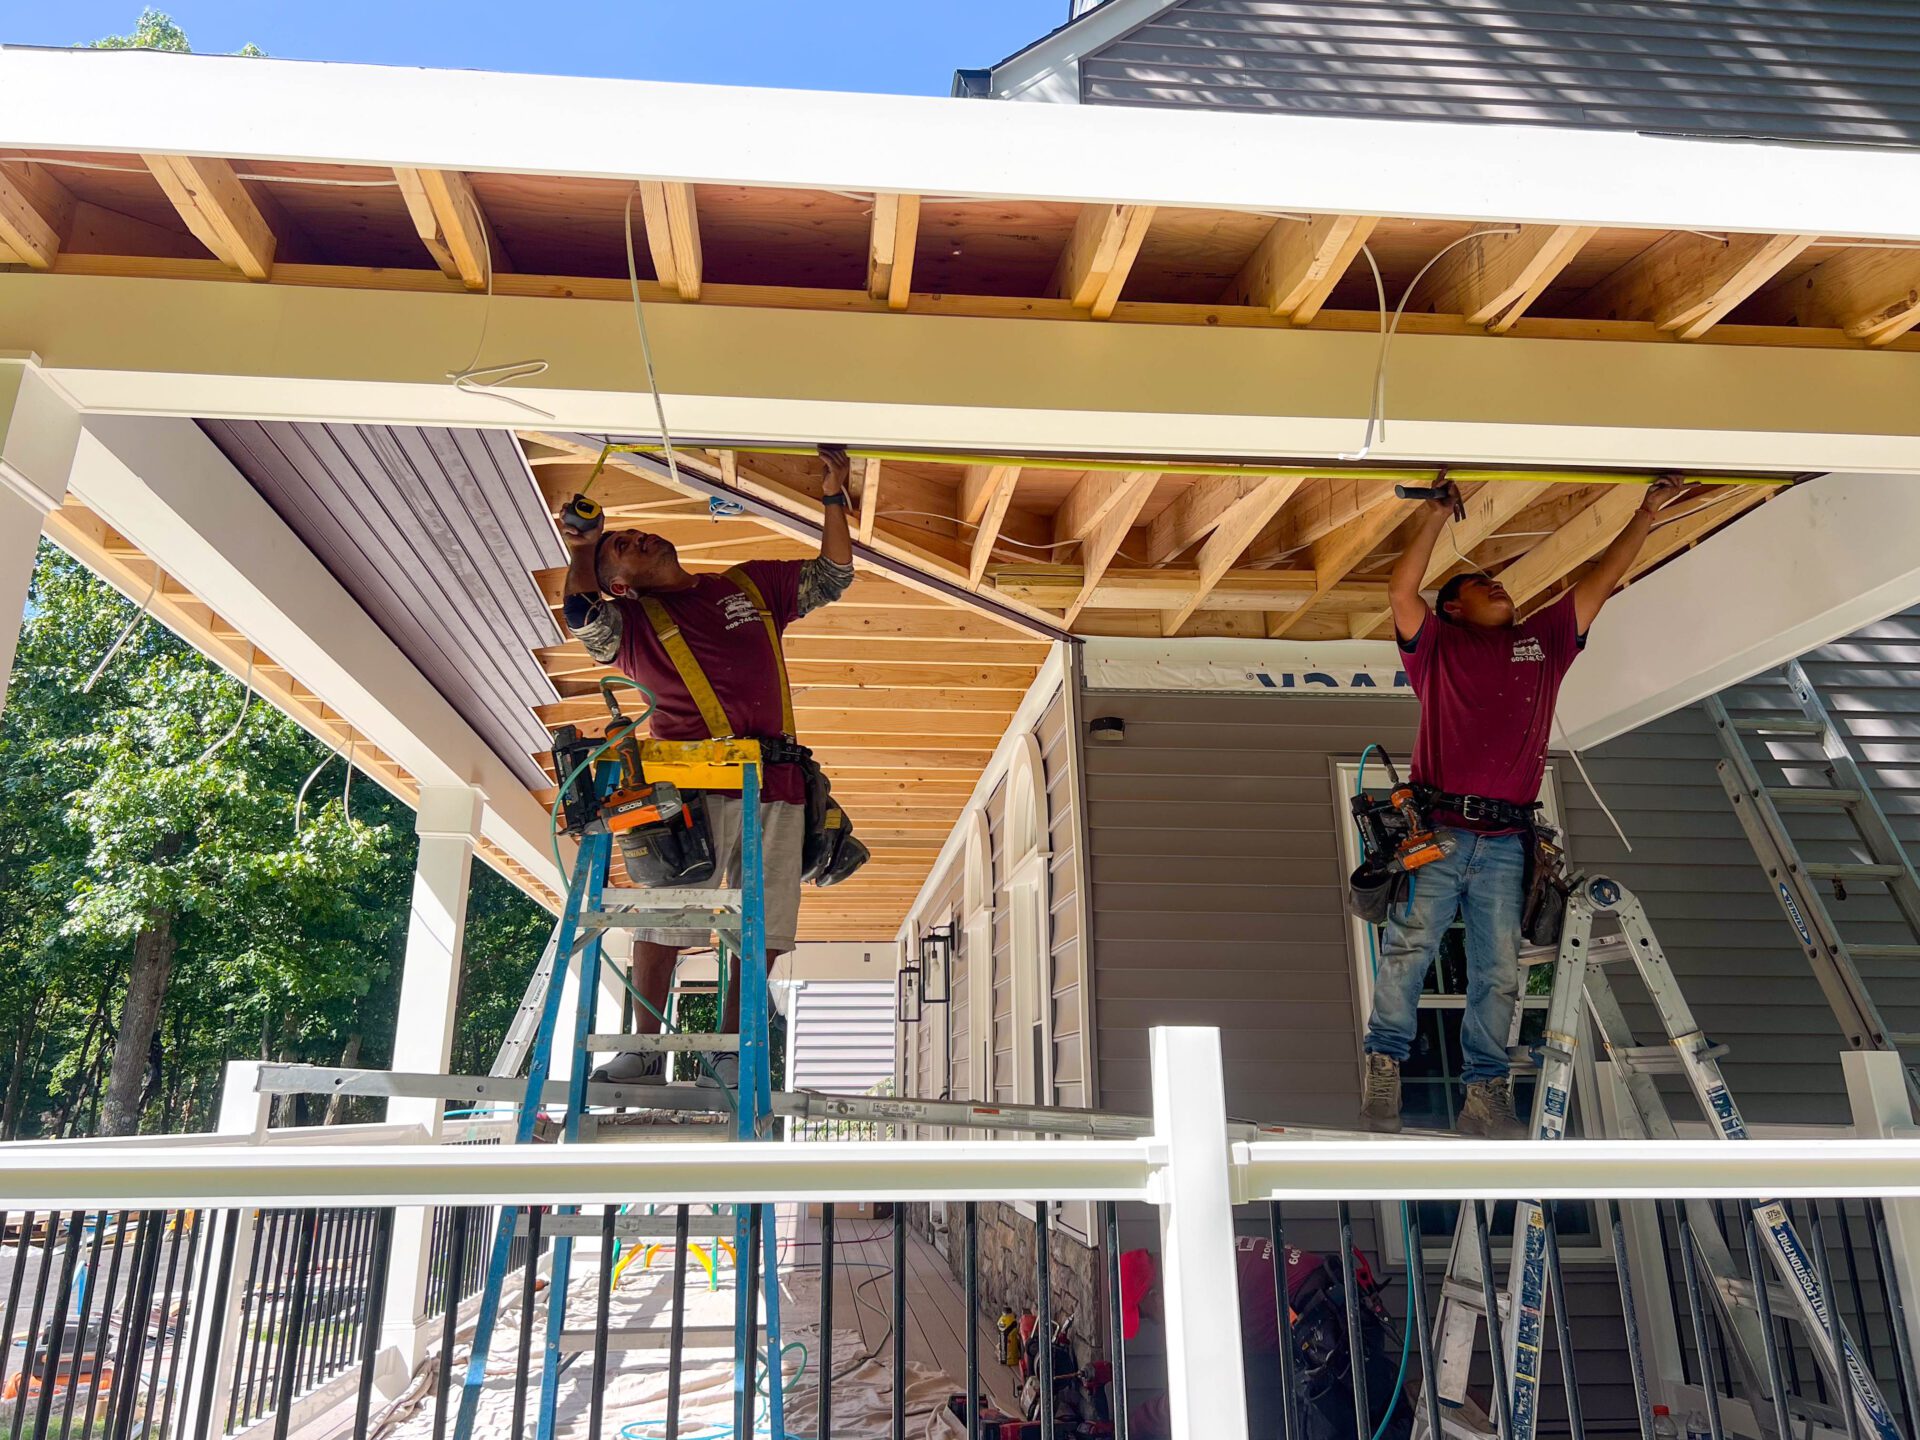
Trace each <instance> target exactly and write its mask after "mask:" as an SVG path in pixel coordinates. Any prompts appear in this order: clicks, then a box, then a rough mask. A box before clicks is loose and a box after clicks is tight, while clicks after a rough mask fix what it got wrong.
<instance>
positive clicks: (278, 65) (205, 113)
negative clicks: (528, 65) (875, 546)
mask: <svg viewBox="0 0 1920 1440" xmlns="http://www.w3.org/2000/svg"><path fill="white" fill-rule="evenodd" d="M0 94H4V95H6V96H7V98H8V101H9V103H8V105H7V109H6V115H5V118H4V119H3V120H0V145H5V146H10V147H19V148H22V149H27V150H77V151H87V150H103V151H115V152H121V153H126V154H143V153H145V154H153V153H167V154H185V155H213V156H221V157H226V158H252V159H257V160H285V161H294V162H336V163H346V164H361V165H380V166H391V165H409V166H427V167H433V168H441V169H450V170H482V171H489V170H490V171H510V172H516V173H526V174H565V175H582V176H606V177H619V178H633V179H641V178H654V179H664V180H687V181H695V182H704V183H712V184H737V185H772V186H790V187H805V188H823V189H839V190H845V189H854V190H874V189H878V190H895V191H906V192H911V193H915V194H923V195H969V196H971V195H979V196H1004V197H1008V198H1016V197H1017V198H1032V199H1047V200H1068V201H1085V202H1100V201H1125V202H1132V203H1143V204H1149V205H1188V206H1205V207H1218V208H1225V209H1237V210H1269V209H1281V210H1309V211H1316V212H1331V213H1336V214H1349V215H1393V216H1402V217H1406V218H1410V219H1412V218H1435V219H1438V218H1446V219H1456V220H1502V221H1522V222H1527V223H1533V224H1549V225H1570V224H1578V225H1610V226H1649V227H1654V228H1659V229H1672V228H1707V229H1713V230H1724V229H1732V230H1752V231H1760V232H1778V233H1788V232H1793V233H1820V234H1825V235H1851V236H1859V237H1863V238H1873V237H1913V238H1920V152H1917V151H1912V150H1899V149H1870V148H1868V147H1864V146H1815V145H1783V144H1766V143H1761V142H1740V141H1714V142H1702V141H1695V140H1683V139H1673V138H1667V137H1660V136H1653V135H1639V134H1627V133H1614V132H1596V131H1582V130H1560V129H1553V128H1549V127H1544V126H1531V125H1460V124H1453V123H1442V122H1434V121H1408V120H1381V119H1347V118H1325V117H1306V116H1278V115H1238V114H1222V113H1218V112H1212V111H1188V110H1151V109H1134V108H1129V107H1124V106H1095V105H995V104H981V103H979V102H977V101H967V100H952V99H934V98H920V97H912V96H892V95H851V94H842V93H836V92H827V91H793V90H764V89H749V88H745V87H730V86H716V85H669V84H660V83H656V82H650V81H633V80H593V79H575V78H568V77H563V76H551V75H504V74H491V73H487V72H484V71H466V70H428V69H402V68H397V67H393V68H389V67H380V66H371V65H337V64H323V63H317V62H310V61H292V60H268V59H248V58H240V57H233V56H219V55H195V56H182V55H166V54H158V53H154V52H147V51H137V50H118V51H96V50H58V49H26V48H17V47H0ZM1596 175H1603V176H1605V177H1606V183H1605V184H1603V185H1596V184H1594V183H1593V177H1594V176H1596Z"/></svg>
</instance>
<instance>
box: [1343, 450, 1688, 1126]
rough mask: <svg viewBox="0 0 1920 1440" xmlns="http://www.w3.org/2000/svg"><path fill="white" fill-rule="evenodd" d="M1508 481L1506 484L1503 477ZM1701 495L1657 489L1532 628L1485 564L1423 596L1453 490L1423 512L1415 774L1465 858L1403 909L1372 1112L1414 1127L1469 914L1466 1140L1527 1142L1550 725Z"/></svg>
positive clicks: (1372, 1063)
mask: <svg viewBox="0 0 1920 1440" xmlns="http://www.w3.org/2000/svg"><path fill="white" fill-rule="evenodd" d="M1490 483H1498V482H1490ZM1690 493H1691V489H1690V487H1686V486H1683V485H1681V484H1680V483H1679V482H1678V481H1674V480H1660V481H1657V482H1656V483H1655V484H1653V485H1652V486H1650V487H1649V488H1648V491H1647V498H1646V499H1645V501H1644V502H1642V504H1641V506H1640V508H1639V510H1638V511H1636V512H1635V513H1634V516H1633V519H1631V520H1630V521H1628V522H1627V526H1626V528H1625V529H1624V530H1622V531H1621V532H1620V534H1619V535H1618V536H1617V537H1616V538H1615V539H1614V541H1613V543H1612V544H1611V545H1609V546H1608V547H1607V548H1606V550H1605V552H1604V553H1602V555H1601V556H1600V558H1599V560H1598V561H1596V562H1595V563H1594V565H1593V568H1592V569H1590V570H1589V571H1588V572H1587V573H1586V574H1585V575H1583V576H1582V577H1581V578H1580V579H1579V580H1578V581H1577V582H1576V583H1575V584H1574V586H1573V588H1572V589H1570V590H1569V591H1568V592H1567V593H1566V594H1564V595H1562V596H1561V597H1560V598H1559V599H1558V600H1556V601H1554V602H1553V603H1552V604H1551V605H1548V606H1546V607H1545V608H1544V609H1541V610H1539V611H1537V612H1535V613H1534V614H1533V615H1531V616H1530V617H1528V618H1527V619H1526V620H1525V621H1521V620H1520V619H1519V618H1518V615H1517V613H1516V611H1515V608H1514V603H1513V598H1512V597H1511V596H1510V595H1508V594H1507V592H1506V589H1505V588H1504V587H1503V586H1502V585H1501V584H1500V582H1499V581H1498V580H1496V579H1494V578H1493V577H1492V576H1490V575H1485V574H1481V573H1478V572H1473V571H1469V572H1467V573H1465V574H1460V575H1455V576H1454V577H1453V578H1452V579H1450V580H1448V581H1447V582H1446V584H1444V585H1442V586H1441V587H1440V593H1439V596H1438V597H1437V598H1436V600H1435V602H1434V604H1433V606H1432V607H1429V606H1428V604H1427V602H1426V599H1425V598H1424V597H1423V596H1422V595H1421V594H1420V581H1421V578H1422V577H1423V576H1424V575H1425V574H1426V573H1427V562H1428V559H1429V557H1430V556H1432V554H1433V547H1434V545H1435V543H1436V542H1437V541H1438V540H1439V538H1440V532H1441V531H1442V530H1443V529H1445V528H1446V524H1447V520H1448V518H1449V517H1450V516H1451V515H1452V514H1453V513H1454V508H1455V505H1456V504H1457V501H1458V492H1457V491H1456V490H1455V488H1454V486H1453V484H1452V483H1451V482H1448V483H1447V484H1445V485H1443V486H1441V487H1440V492H1439V494H1438V495H1437V496H1436V497H1435V498H1433V499H1430V500H1428V501H1427V502H1426V504H1425V506H1424V508H1423V509H1422V510H1421V512H1420V516H1419V520H1418V523H1417V525H1416V527H1415V529H1414V533H1413V538H1412V540H1411V541H1410V542H1409V543H1408V545H1407V548H1406V550H1405V552H1404V553H1403V554H1402V555H1401V556H1400V559H1399V560H1398V561H1397V562H1396V563H1395V565H1394V567H1393V574H1392V577H1391V578H1390V579H1389V580H1388V582H1387V590H1388V595H1389V597H1390V598H1391V600H1392V603H1393V628H1394V637H1395V639H1397V640H1398V641H1399V644H1400V650H1401V652H1402V654H1404V655H1405V657H1406V667H1407V678H1408V680H1410V681H1411V682H1412V684H1413V693H1414V694H1415V695H1416V696H1417V697H1418V698H1419V701H1420V729H1419V735H1418V738H1417V739H1416V740H1415V742H1414V751H1413V766H1412V774H1411V778H1412V781H1413V785H1414V790H1415V794H1416V795H1417V796H1418V797H1419V799H1420V803H1421V806H1422V809H1423V810H1425V811H1426V812H1427V814H1428V817H1429V819H1430V821H1431V823H1432V824H1433V825H1434V826H1435V827H1436V829H1437V830H1438V831H1439V832H1440V833H1441V834H1442V835H1443V836H1444V837H1445V838H1447V839H1448V840H1451V842H1452V847H1453V848H1452V850H1451V852H1450V853H1449V854H1447V855H1445V856H1443V857H1442V858H1441V859H1438V860H1435V861H1432V862H1430V863H1428V864H1426V865H1423V866H1421V867H1420V868H1419V869H1418V870H1415V871H1413V872H1412V873H1411V876H1410V877H1409V878H1410V879H1411V895H1410V897H1409V898H1408V900H1407V902H1406V903H1405V904H1401V903H1398V902H1396V903H1395V904H1394V905H1393V907H1392V909H1391V910H1390V911H1389V914H1388V918H1387V927H1386V943H1385V945H1384V946H1383V947H1382V949H1381V952H1380V959H1379V966H1378V969H1377V971H1376V973H1375V975H1374V980H1373V1016H1372V1018H1371V1019H1370V1020H1369V1021H1368V1023H1367V1038H1366V1075H1365V1077H1364V1080H1363V1090H1362V1096H1361V1110H1360V1118H1361V1121H1362V1123H1363V1124H1365V1125H1367V1126H1368V1127H1369V1128H1371V1129H1374V1130H1383V1131H1389V1132H1392V1131H1397V1130H1399V1129H1400V1066H1401V1065H1402V1063H1403V1062H1404V1061H1405V1060H1406V1058H1407V1055H1408V1053H1409V1052H1410V1051H1411V1049H1412V1046H1413V1038H1414V1028H1415V1026H1416V1025H1417V1024H1418V1022H1419V1018H1420V1009H1419V1007H1420V993H1421V990H1422V988H1423V987H1424V986H1425V984H1426V978H1427V971H1428V970H1429V969H1431V968H1432V966H1433V960H1434V956H1435V955H1437V954H1438V953H1439V950H1440V943H1441V941H1442V939H1443V938H1444V937H1445V935H1446V932H1447V930H1448V928H1449V927H1450V926H1451V925H1452V924H1453V920H1454V916H1455V915H1457V914H1464V916H1465V918H1466V929H1467V934H1466V941H1467V947H1466V948H1467V1005H1466V1012H1465V1014H1464V1015H1463V1016H1462V1020H1461V1027H1460V1034H1461V1049H1462V1050H1463V1052H1464V1055H1465V1061H1466V1063H1465V1066H1464V1069H1465V1077H1464V1078H1465V1079H1466V1082H1467V1098H1466V1103H1465V1105H1464V1106H1463V1107H1462V1108H1461V1111H1460V1122H1459V1128H1460V1131H1461V1133H1462V1134H1468V1135H1486V1136H1490V1137H1493V1138H1495V1139H1519V1138H1521V1137H1522V1136H1523V1135H1524V1134H1525V1133H1526V1130H1525V1127H1524V1126H1523V1125H1522V1124H1521V1123H1520V1121H1519V1119H1518V1118H1517V1117H1516V1116H1515V1115H1514V1112H1513V1088H1512V1085H1511V1082H1510V1080H1509V1078H1508V1061H1507V1036H1508V1035H1509V1034H1510V1033H1511V1027H1512V1024H1513V1010H1514V1006H1515V1005H1516V1004H1518V1003H1519V999H1520V926H1521V910H1522V906H1523V905H1524V903H1525V900H1526V878H1527V873H1528V864H1527V860H1528V855H1527V852H1528V850H1529V848H1530V847H1531V846H1532V844H1533V833H1532V830H1533V823H1534V816H1535V814H1536V812H1537V811H1538V809H1539V798H1540V783H1541V781H1542V780H1543V779H1544V778H1545V776H1546V765H1547V744H1548V738H1549V729H1550V727H1551V726H1552V724H1553V709H1554V704H1555V701H1556V700H1557V699H1558V698H1559V694H1560V682H1561V680H1562V679H1564V678H1565V676H1566V673H1567V671H1568V669H1569V668H1571V666H1572V665H1573V662H1574V661H1575V660H1576V659H1578V658H1579V655H1580V651H1581V650H1582V649H1583V648H1584V647H1585V645H1586V643H1587V631H1588V629H1589V628H1590V627H1591V626H1592V624H1593V621H1594V617H1595V616H1596V615H1598V614H1599V613H1600V608H1601V607H1602V606H1603V605H1605V604H1606V603H1607V598H1608V597H1609V596H1610V595H1612V594H1613V592H1614V590H1615V589H1616V588H1617V587H1618V586H1619V584H1620V582H1621V580H1622V579H1623V578H1625V576H1626V573H1627V570H1628V568H1629V567H1630V566H1631V565H1632V564H1633V561H1634V558H1635V557H1636V556H1637V555H1639V553H1640V547H1641V546H1642V545H1644V544H1645V543H1646V539H1647V535H1648V534H1649V532H1651V531H1652V529H1653V522H1654V517H1655V516H1656V515H1657V514H1658V513H1659V512H1660V511H1661V510H1663V509H1665V508H1666V507H1667V506H1668V505H1670V504H1672V503H1673V502H1674V501H1675V500H1677V499H1680V498H1681V497H1682V496H1683V495H1686V494H1690Z"/></svg>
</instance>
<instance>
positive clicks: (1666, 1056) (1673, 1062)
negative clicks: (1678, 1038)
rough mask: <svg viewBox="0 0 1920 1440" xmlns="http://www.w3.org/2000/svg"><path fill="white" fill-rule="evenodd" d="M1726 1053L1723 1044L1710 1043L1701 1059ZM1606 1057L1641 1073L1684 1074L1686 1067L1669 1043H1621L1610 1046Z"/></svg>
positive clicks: (1709, 1058)
mask: <svg viewBox="0 0 1920 1440" xmlns="http://www.w3.org/2000/svg"><path fill="white" fill-rule="evenodd" d="M1726 1053H1727V1047H1726V1046H1724V1045H1710V1046H1708V1047H1707V1050H1706V1053H1705V1054H1703V1055H1702V1056H1701V1057H1700V1058H1701V1059H1702V1060H1718V1059H1719V1058H1720V1057H1721V1056H1723V1055H1725V1054H1726ZM1607 1058H1608V1059H1609V1060H1612V1061H1613V1062H1614V1063H1616V1064H1617V1065H1619V1066H1621V1067H1622V1068H1623V1069H1626V1070H1631V1071H1634V1072H1636V1073H1637V1074H1641V1075H1684V1074H1686V1073H1687V1067H1686V1066H1685V1065H1683V1064H1681V1063H1680V1052H1679V1051H1678V1050H1676V1049H1674V1048H1673V1047H1672V1046H1671V1045H1621V1046H1617V1047H1610V1048H1609V1049H1608V1051H1607Z"/></svg>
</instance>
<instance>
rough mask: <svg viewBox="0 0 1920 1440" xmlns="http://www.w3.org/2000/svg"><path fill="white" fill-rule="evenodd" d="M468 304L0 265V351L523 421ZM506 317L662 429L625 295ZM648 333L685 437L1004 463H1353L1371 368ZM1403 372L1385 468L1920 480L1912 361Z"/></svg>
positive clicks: (878, 317) (1314, 353) (774, 332)
mask: <svg viewBox="0 0 1920 1440" xmlns="http://www.w3.org/2000/svg"><path fill="white" fill-rule="evenodd" d="M479 303H481V302H480V301H478V300H476V299H474V298H473V297H471V296H467V295H456V294H439V295H427V294H405V295H402V294H394V293H390V292H375V291H359V290H323V289H317V288H305V287H296V286H282V285H241V284H237V283H223V282H219V281H157V280H129V279H108V278H101V277H80V276H65V275H39V274H20V273H15V274H0V344H19V345H32V346H37V347H38V348H40V349H41V350H43V351H44V352H46V353H48V354H54V355H57V356H58V357H59V363H58V364H57V365H50V366H49V367H48V369H47V372H46V373H47V374H48V375H49V376H50V377H51V378H52V379H54V380H55V381H56V382H57V383H58V384H59V385H60V386H61V387H62V388H63V389H65V391H66V392H67V393H68V394H70V395H72V396H73V397H74V399H75V400H76V402H78V403H79V404H81V405H82V406H83V407H85V408H86V409H88V410H92V411H113V412H138V413H148V414H151V413H166V414H175V415H243V416H254V417H259V418H263V419H266V418H284V419H302V420H307V419H325V420H330V421H337V422H362V423H391V424H402V425H411V424H422V425H433V424H451V425H485V426H510V425H519V424H524V423H525V421H526V416H525V413H524V412H522V411H519V410H517V409H515V408H514V407H513V406H510V405H507V404H505V403H504V402H503V401H502V400H501V399H500V398H498V397H496V396H490V395H485V394H474V393H468V392H463V391H459V390H456V389H455V388H454V387H453V386H452V385H450V384H449V383H448V382H447V379H446V373H447V370H448V367H449V365H450V364H451V363H452V362H453V361H455V360H462V359H464V358H465V357H466V356H467V355H469V354H470V353H471V352H472V347H473V325H474V323H475V322H474V315H475V312H474V309H473V307H474V306H475V305H478V304H479ZM493 305H494V311H493V320H492V324H491V329H490V331H489V335H490V337H491V338H490V341H489V345H490V347H491V348H494V349H495V352H496V353H498V354H502V355H516V356H539V357H541V358H543V359H546V360H547V361H548V362H549V369H548V370H547V371H546V372H545V373H544V374H542V375H540V376H538V377H537V378H536V379H533V380H531V381H529V382H528V383H527V384H524V385H516V386H514V387H512V393H513V394H514V396H516V397H517V398H519V399H521V400H523V401H525V402H527V403H531V404H535V405H538V406H541V407H542V408H544V409H547V410H549V411H551V412H553V414H554V416H555V419H554V421H553V422H551V424H552V428H555V429H565V430H580V431H587V432H592V433H601V432H611V433H628V434H636V435H647V434H651V433H653V432H654V431H655V429H656V427H657V421H656V419H655V416H654V410H653V405H652V402H651V400H650V399H649V397H648V393H647V387H646V378H645V374H644V370H643V366H642V362H641V356H640V350H639V346H638V345H637V344H636V343H635V341H634V338H633V311H632V306H631V304H630V303H625V302H613V301H591V300H561V299H535V298H522V297H505V296H495V298H494V301H493ZM648 325H649V328H650V329H651V331H652V339H653V348H654V354H655V357H656V360H657V361H658V373H659V375H660V377H661V379H662V381H663V382H664V384H665V385H666V387H667V392H666V395H665V404H666V408H667V413H668V414H669V415H671V416H673V417H674V425H675V427H676V428H677V429H679V430H681V431H683V432H685V433H693V434H709V435H729V436H737V437H739V438H740V439H741V440H742V441H752V440H766V441H769V442H778V443H788V442H790V441H791V440H792V438H793V437H794V436H796V435H802V436H804V435H841V436H846V437H847V438H848V439H849V440H852V441H855V442H857V443H861V444H867V445H874V446H901V447H913V448H925V447H928V446H933V447H955V448H971V449H975V450H978V451H983V452H985V453H989V454H1005V453H1016V454H1017V453H1020V452H1022V451H1025V452H1027V453H1036V452H1044V451H1048V450H1058V451H1089V452H1098V453H1119V454H1126V453H1133V454H1147V455H1160V456H1164V455H1182V454H1188V455H1209V456H1212V455H1235V454H1238V455H1247V456H1267V457H1271V456H1274V455H1332V454H1338V453H1341V452H1343V451H1348V450H1351V449H1352V448H1353V447H1354V445H1355V444H1357V443H1358V441H1359V438H1360V435H1361V432H1362V430H1363V429H1364V428H1365V424H1366V411H1367V402H1368V398H1369V396H1370V395H1371V394H1372V391H1373V380H1374V369H1375V364H1376V361H1377V359H1378V353H1379V338H1378V336H1376V335H1372V334H1366V333H1349V332H1332V331H1319V330H1301V329H1295V328H1294V327H1291V326H1279V327H1272V328H1259V327H1230V326H1218V327H1214V326H1176V325H1125V324H1123V325H1105V326H1100V327H1097V329H1095V328H1092V327H1086V326H1080V325H1069V324H1062V323H1059V322H1057V321H1050V320H1019V319H1006V318H993V319H987V318H960V317H954V316H936V315H920V314H914V313H911V312H909V313H904V314H896V313H886V314H878V313H874V314H849V313H838V312H822V311H797V310H778V309H763V308H755V307H746V306H739V307H736V306H731V305H713V304H702V305H658V306H654V307H652V309H651V311H650V314H649V319H648ZM450 357H451V359H450ZM1393 366H1394V379H1393V392H1392V393H1393V397H1394V398H1393V400H1392V416H1391V420H1392V425H1391V429H1390V431H1389V434H1390V435H1391V437H1392V446H1393V449H1392V451H1391V455H1397V456H1407V457H1415V458H1418V459H1421V460H1430V459H1431V458H1432V457H1434V456H1436V455H1438V456H1444V457H1447V458H1448V459H1449V460H1451V461H1453V462H1454V463H1457V464H1463V465H1464V464H1475V463H1487V464H1494V465H1500V466H1503V467H1504V466H1507V465H1513V464H1523V463H1525V464H1543V465H1551V466H1555V467H1565V466H1569V465H1617V466H1622V467H1633V468H1657V469H1671V468H1687V467H1692V468H1706V469H1733V468H1743V467H1744V468H1753V469H1761V470H1768V471H1774V472H1778V471H1781V470H1795V471H1797V470H1814V471H1818V470H1857V471H1865V470H1882V471H1899V470H1905V471H1908V472H1911V473H1915V474H1920V407H1917V406H1915V405H1913V404H1912V403H1911V397H1912V396H1913V395H1914V394H1916V393H1920V351H1912V352H1909V351H1897V352H1892V353H1889V352H1886V351H1870V350H1867V349H1865V348H1861V349H1858V350H1855V349H1846V350H1839V349H1831V350H1829V349H1820V350H1813V349H1786V348H1778V347H1768V346H1745V345H1717V344H1712V343H1702V344H1694V345H1681V344H1677V343H1673V342H1645V343H1639V342H1629V341H1618V342H1610V343H1606V344H1600V343H1595V342H1592V341H1586V340H1572V339H1568V340H1560V339H1554V340H1548V339H1538V338H1530V337H1525V336H1515V335H1509V336H1505V337H1502V338H1500V339H1497V340H1496V339H1492V338H1490V337H1487V336H1484V335H1412V334H1402V335H1401V336H1399V338H1398V339H1397V341H1396V342H1395V347H1394V352H1393ZM1276 396H1280V397H1283V400H1282V403H1281V406H1280V407H1278V408H1276V404H1275V397H1276ZM1376 458H1378V459H1380V460H1382V461H1386V462H1388V463H1391V461H1390V456H1389V452H1387V451H1384V450H1383V451H1379V452H1377V456H1376Z"/></svg>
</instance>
